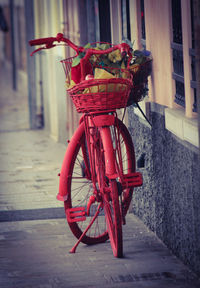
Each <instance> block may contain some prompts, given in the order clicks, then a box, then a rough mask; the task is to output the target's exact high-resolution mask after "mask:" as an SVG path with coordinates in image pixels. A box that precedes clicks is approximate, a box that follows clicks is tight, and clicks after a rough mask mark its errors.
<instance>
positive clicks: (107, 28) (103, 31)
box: [95, 0, 111, 43]
mask: <svg viewBox="0 0 200 288" xmlns="http://www.w3.org/2000/svg"><path fill="white" fill-rule="evenodd" d="M97 10H98V16H99V38H100V39H99V40H97V41H102V42H109V43H110V42H111V25H110V1H107V0H98V1H95V13H96V11H97ZM97 38H98V37H97Z"/></svg>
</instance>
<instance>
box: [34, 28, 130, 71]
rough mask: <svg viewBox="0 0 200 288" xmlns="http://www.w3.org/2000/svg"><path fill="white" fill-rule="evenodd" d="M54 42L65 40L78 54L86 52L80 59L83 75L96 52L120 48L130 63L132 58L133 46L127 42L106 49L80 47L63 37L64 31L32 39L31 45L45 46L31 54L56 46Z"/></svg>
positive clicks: (108, 51)
mask: <svg viewBox="0 0 200 288" xmlns="http://www.w3.org/2000/svg"><path fill="white" fill-rule="evenodd" d="M54 42H58V43H60V42H63V43H65V44H66V45H67V46H70V47H71V48H72V49H74V50H75V51H76V53H77V54H76V56H77V55H78V54H79V53H81V52H84V53H85V55H84V57H83V58H82V59H81V60H80V64H81V71H82V75H84V72H85V70H84V69H85V65H86V63H87V62H88V61H89V58H90V57H91V56H92V55H95V54H96V55H102V54H109V53H110V52H112V51H114V50H117V49H119V50H120V51H121V53H124V52H125V55H127V56H128V64H129V63H130V61H131V59H132V53H131V48H130V46H129V45H128V44H126V43H122V44H118V45H115V46H112V47H111V48H109V49H106V50H96V49H89V48H84V47H78V46H77V45H75V44H74V43H72V42H71V41H70V40H69V39H67V38H65V37H63V34H62V33H58V34H57V35H56V37H48V38H40V39H34V40H30V41H29V44H30V45H31V46H34V45H45V46H42V47H40V48H38V49H36V50H35V51H33V52H32V53H31V56H32V55H33V54H34V53H35V52H38V51H40V50H42V49H49V48H52V47H55V46H56V44H54Z"/></svg>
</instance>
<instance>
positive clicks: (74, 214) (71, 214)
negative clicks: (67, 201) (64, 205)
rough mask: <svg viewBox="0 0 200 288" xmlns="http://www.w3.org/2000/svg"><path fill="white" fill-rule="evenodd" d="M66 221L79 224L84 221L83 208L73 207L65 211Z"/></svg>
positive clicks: (84, 212)
mask: <svg viewBox="0 0 200 288" xmlns="http://www.w3.org/2000/svg"><path fill="white" fill-rule="evenodd" d="M66 213H67V221H68V222H69V223H73V222H80V221H85V220H86V211H85V207H74V208H70V209H67V210H66Z"/></svg>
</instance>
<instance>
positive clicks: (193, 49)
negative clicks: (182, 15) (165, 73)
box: [190, 0, 197, 112]
mask: <svg viewBox="0 0 200 288" xmlns="http://www.w3.org/2000/svg"><path fill="white" fill-rule="evenodd" d="M190 8H191V13H190V14H191V29H192V31H191V34H192V49H190V56H191V69H192V81H191V87H192V88H193V89H194V104H193V111H194V112H197V90H196V67H195V38H194V11H193V0H190Z"/></svg>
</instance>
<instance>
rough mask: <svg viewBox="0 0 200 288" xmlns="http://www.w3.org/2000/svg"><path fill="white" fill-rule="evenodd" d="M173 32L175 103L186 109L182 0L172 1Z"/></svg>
mask: <svg viewBox="0 0 200 288" xmlns="http://www.w3.org/2000/svg"><path fill="white" fill-rule="evenodd" d="M171 7H172V30H173V43H172V45H171V47H172V49H173V53H172V54H173V67H174V72H173V79H174V80H175V87H176V93H175V100H174V101H175V102H176V103H177V104H179V105H181V106H183V107H185V91H184V69H183V45H182V19H181V0H171Z"/></svg>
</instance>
